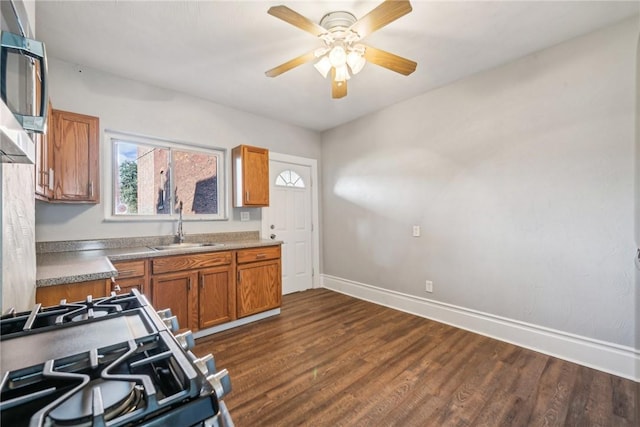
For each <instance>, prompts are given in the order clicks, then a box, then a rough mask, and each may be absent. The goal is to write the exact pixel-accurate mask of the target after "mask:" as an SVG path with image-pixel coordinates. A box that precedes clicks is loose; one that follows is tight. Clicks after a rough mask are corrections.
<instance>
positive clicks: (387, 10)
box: [350, 0, 413, 39]
mask: <svg viewBox="0 0 640 427" xmlns="http://www.w3.org/2000/svg"><path fill="white" fill-rule="evenodd" d="M412 10H413V9H412V8H411V3H409V1H408V0H385V1H384V2H382V3H381V4H379V5H378V7H376V8H375V9H373V10H372V11H371V12H369V13H367V14H366V15H365V16H363V17H362V18H360V19H358V21H356V22H355V23H354V24H353V25H352V26H351V28H350V29H351V30H353V31H355V32H356V33H358V36H359V37H360V38H361V39H362V38H365V37H366V36H368V35H369V34H371V33H373V32H374V31H376V30H379V29H380V28H382V27H384V26H385V25H387V24H390V23H391V22H393V21H395V20H396V19H398V18H400V17H402V16H404V15H406V14H407V13H409V12H411V11H412Z"/></svg>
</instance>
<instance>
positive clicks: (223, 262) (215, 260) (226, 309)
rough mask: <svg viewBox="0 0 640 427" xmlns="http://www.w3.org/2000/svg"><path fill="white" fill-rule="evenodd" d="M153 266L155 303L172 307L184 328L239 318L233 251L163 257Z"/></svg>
mask: <svg viewBox="0 0 640 427" xmlns="http://www.w3.org/2000/svg"><path fill="white" fill-rule="evenodd" d="M151 265H152V275H151V288H152V290H151V292H152V295H153V306H154V307H155V308H157V309H164V308H170V309H171V312H172V313H173V315H174V316H176V317H177V318H178V322H179V324H180V327H181V328H182V329H191V330H192V331H196V330H198V329H204V328H209V327H211V326H215V325H218V324H220V323H225V322H229V321H231V320H235V319H236V310H235V306H236V304H235V280H234V274H233V272H234V270H235V263H234V262H233V258H232V256H231V252H213V253H208V254H195V255H179V256H171V257H162V258H157V259H153V260H152V261H151ZM180 270H183V271H180ZM166 271H171V273H166ZM156 273H157V274H156Z"/></svg>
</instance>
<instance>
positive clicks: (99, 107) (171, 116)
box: [36, 58, 320, 241]
mask: <svg viewBox="0 0 640 427" xmlns="http://www.w3.org/2000/svg"><path fill="white" fill-rule="evenodd" d="M49 74H50V82H51V89H50V96H51V99H52V102H53V106H54V108H56V109H60V110H67V111H73V112H78V113H83V114H89V115H94V116H98V117H100V128H101V156H102V158H101V186H102V187H101V194H104V189H105V186H106V185H109V182H107V180H106V172H107V171H106V167H105V165H106V163H107V160H108V159H109V158H110V156H111V151H110V147H108V146H107V144H105V139H104V133H103V130H104V129H109V130H117V131H120V132H130V133H135V134H142V135H148V136H154V137H159V138H164V139H169V140H174V141H183V142H190V143H195V144H199V145H212V146H214V147H221V148H227V149H229V153H228V154H229V156H228V157H230V154H231V153H230V149H231V148H233V147H235V146H236V145H239V144H249V145H256V146H261V147H266V148H268V149H270V150H271V151H274V152H279V153H287V154H291V155H297V156H302V157H309V158H314V159H319V158H320V135H319V134H318V133H316V132H313V131H309V130H305V129H302V128H299V127H296V126H291V125H286V124H283V123H280V122H277V121H274V120H270V119H266V118H262V117H259V116H256V115H253V114H249V113H245V112H242V111H238V110H234V109H231V108H227V107H223V106H221V105H217V104H213V103H211V102H208V101H204V100H202V99H199V98H195V97H190V96H187V95H182V94H179V93H176V92H172V91H168V90H165V89H160V88H157V87H154V86H150V85H147V84H144V83H140V82H135V81H132V80H127V79H123V78H120V77H116V76H114V75H111V74H108V73H104V72H101V71H98V70H95V69H91V68H87V67H80V66H76V65H74V64H70V63H67V62H64V61H61V60H57V59H55V58H50V59H49ZM202 84H203V85H204V84H206V80H203V82H202ZM274 108H278V105H277V101H275V100H274ZM227 166H228V168H227V169H228V172H229V174H228V176H229V177H230V167H231V163H230V161H227ZM227 187H228V188H227V194H228V196H229V202H230V203H229V216H230V218H231V219H230V220H229V221H197V222H196V221H194V222H185V224H184V230H185V233H187V234H190V233H216V232H226V231H246V230H259V229H260V213H261V212H260V209H247V210H248V211H250V214H251V221H249V222H240V221H239V210H237V209H232V208H231V198H230V195H231V180H230V178H229V180H228V186H227ZM107 202H108V201H107V200H105V198H104V197H103V198H102V201H101V203H100V204H99V205H56V204H47V203H40V202H38V203H37V204H36V240H37V241H53V240H71V239H94V238H109V237H122V236H153V235H165V234H172V233H174V232H175V224H174V223H173V222H161V221H158V222H153V223H148V222H130V223H129V222H127V223H122V222H117V223H114V222H104V209H105V207H104V204H105V203H107Z"/></svg>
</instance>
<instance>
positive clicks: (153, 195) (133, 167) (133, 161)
mask: <svg viewBox="0 0 640 427" xmlns="http://www.w3.org/2000/svg"><path fill="white" fill-rule="evenodd" d="M115 151H116V153H115V154H116V161H117V174H116V181H117V182H116V185H115V189H114V190H115V191H114V214H115V215H155V214H168V213H169V212H170V207H169V200H171V199H170V196H171V195H170V188H169V185H170V184H169V183H170V176H169V175H170V174H169V150H168V149H166V148H160V147H152V146H146V145H143V144H136V143H130V142H124V141H117V142H116V143H115Z"/></svg>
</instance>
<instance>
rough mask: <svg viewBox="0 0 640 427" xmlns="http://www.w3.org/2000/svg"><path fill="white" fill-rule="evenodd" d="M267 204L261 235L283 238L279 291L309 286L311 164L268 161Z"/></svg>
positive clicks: (300, 289) (310, 281)
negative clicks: (280, 286) (280, 285)
mask: <svg viewBox="0 0 640 427" xmlns="http://www.w3.org/2000/svg"><path fill="white" fill-rule="evenodd" d="M269 178H270V181H271V184H270V187H269V192H270V195H269V207H268V208H264V209H263V212H262V214H263V215H264V216H265V218H264V221H263V224H264V225H263V233H262V234H263V236H264V237H266V238H272V239H274V240H282V241H283V244H282V293H283V294H288V293H291V292H298V291H304V290H305V289H310V288H311V287H312V246H311V227H312V226H311V218H312V215H311V168H310V167H309V166H306V165H299V164H293V163H288V162H281V161H277V160H270V161H269ZM265 227H266V228H265Z"/></svg>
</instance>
